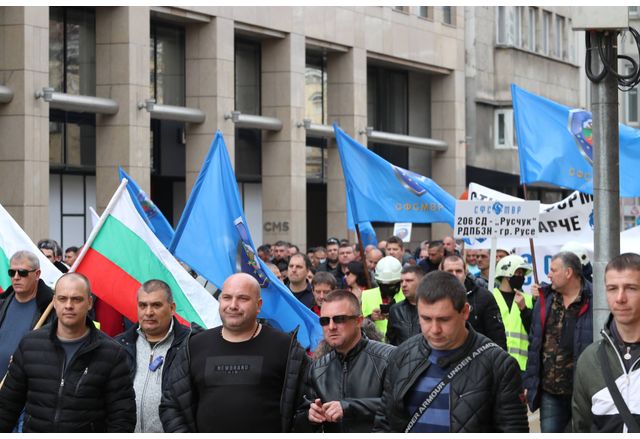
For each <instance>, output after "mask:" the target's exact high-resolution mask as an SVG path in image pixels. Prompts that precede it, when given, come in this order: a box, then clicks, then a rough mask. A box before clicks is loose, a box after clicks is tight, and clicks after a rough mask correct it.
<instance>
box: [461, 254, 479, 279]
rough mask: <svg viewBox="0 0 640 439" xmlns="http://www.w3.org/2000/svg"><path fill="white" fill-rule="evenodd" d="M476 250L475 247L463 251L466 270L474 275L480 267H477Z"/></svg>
mask: <svg viewBox="0 0 640 439" xmlns="http://www.w3.org/2000/svg"><path fill="white" fill-rule="evenodd" d="M477 256H478V250H475V249H467V250H465V251H464V258H465V259H464V261H465V264H466V265H467V271H468V272H469V273H471V274H472V275H474V276H476V275H478V274H479V273H480V269H479V268H478V260H477Z"/></svg>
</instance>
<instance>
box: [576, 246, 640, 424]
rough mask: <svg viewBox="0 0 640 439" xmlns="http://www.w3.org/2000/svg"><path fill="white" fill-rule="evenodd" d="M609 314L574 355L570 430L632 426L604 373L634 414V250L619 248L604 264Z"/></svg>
mask: <svg viewBox="0 0 640 439" xmlns="http://www.w3.org/2000/svg"><path fill="white" fill-rule="evenodd" d="M604 283H605V291H606V297H607V305H608V306H609V310H610V312H611V313H610V315H609V318H608V319H607V322H606V323H605V325H604V328H603V329H602V331H601V332H600V334H601V335H602V339H601V340H598V341H595V342H594V343H592V344H591V345H590V346H588V347H587V348H586V349H585V350H584V351H583V352H582V354H581V355H580V357H579V358H578V363H577V365H576V368H575V374H574V381H573V397H572V403H571V408H572V410H571V413H572V414H571V418H572V424H573V432H576V433H590V432H597V433H626V432H635V433H637V432H638V429H637V428H636V427H637V425H636V426H633V425H632V422H631V420H629V421H627V417H626V416H625V415H623V414H621V413H622V411H623V410H622V409H621V404H620V403H619V402H616V399H614V398H613V397H612V396H611V395H612V391H611V388H610V387H609V384H608V383H607V381H606V380H605V378H604V375H605V374H607V375H610V377H611V381H612V382H613V385H615V386H616V387H617V388H618V392H619V393H620V396H621V400H622V401H621V402H622V404H625V405H627V407H628V410H629V412H630V415H631V417H633V418H634V419H635V420H636V424H637V422H638V421H637V420H638V417H639V416H640V408H639V407H638V403H637V401H638V392H637V389H638V388H640V374H638V365H640V361H638V359H639V358H640V344H639V343H638V342H639V341H640V255H638V254H636V253H624V254H621V255H619V256H616V257H615V258H613V259H612V260H611V261H609V263H608V264H607V266H606V268H605V270H604Z"/></svg>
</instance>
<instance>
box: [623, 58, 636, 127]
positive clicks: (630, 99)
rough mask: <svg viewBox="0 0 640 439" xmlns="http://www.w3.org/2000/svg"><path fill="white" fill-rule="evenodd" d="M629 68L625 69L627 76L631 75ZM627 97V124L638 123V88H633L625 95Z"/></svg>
mask: <svg viewBox="0 0 640 439" xmlns="http://www.w3.org/2000/svg"><path fill="white" fill-rule="evenodd" d="M631 73H632V69H631V67H628V68H627V74H631ZM625 96H626V97H627V122H629V123H638V88H637V87H634V88H632V89H631V90H629V91H627V92H626V93H625Z"/></svg>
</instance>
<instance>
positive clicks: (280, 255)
mask: <svg viewBox="0 0 640 439" xmlns="http://www.w3.org/2000/svg"><path fill="white" fill-rule="evenodd" d="M286 255H287V249H286V248H285V247H284V246H282V245H276V246H274V247H273V257H274V259H278V260H282V259H284V258H285V257H286Z"/></svg>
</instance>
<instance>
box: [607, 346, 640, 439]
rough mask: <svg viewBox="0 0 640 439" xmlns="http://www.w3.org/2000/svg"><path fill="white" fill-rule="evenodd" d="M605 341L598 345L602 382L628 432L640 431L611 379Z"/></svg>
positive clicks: (611, 374)
mask: <svg viewBox="0 0 640 439" xmlns="http://www.w3.org/2000/svg"><path fill="white" fill-rule="evenodd" d="M604 344H605V342H604V341H602V342H600V346H599V347H598V356H599V357H600V365H601V367H600V370H601V371H602V376H603V377H604V382H605V383H606V384H607V389H609V393H610V394H611V398H612V399H613V403H614V404H615V405H616V408H617V409H618V412H619V413H620V416H621V417H622V421H623V422H624V423H625V424H626V426H627V428H628V429H629V433H640V426H638V423H637V422H636V420H635V418H634V417H633V415H632V414H631V411H630V410H629V407H628V406H627V404H626V403H625V402H624V399H623V398H622V395H621V394H620V390H618V386H617V385H616V382H615V380H614V379H613V373H612V372H611V365H610V364H609V359H608V358H607V352H606V350H605V346H604Z"/></svg>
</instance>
